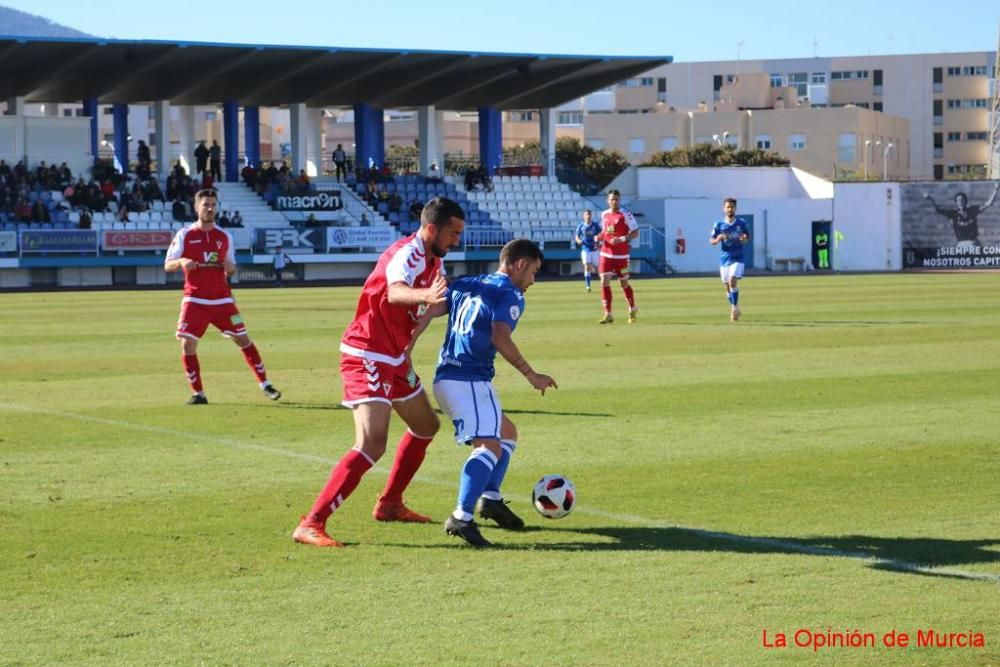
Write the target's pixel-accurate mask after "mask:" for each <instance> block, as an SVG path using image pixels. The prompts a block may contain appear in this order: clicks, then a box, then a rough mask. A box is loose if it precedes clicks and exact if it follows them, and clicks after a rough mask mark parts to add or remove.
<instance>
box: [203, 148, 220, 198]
mask: <svg viewBox="0 0 1000 667" xmlns="http://www.w3.org/2000/svg"><path fill="white" fill-rule="evenodd" d="M208 169H209V171H210V172H211V174H212V178H213V179H215V180H216V181H221V180H222V147H221V146H219V142H218V141H215V140H214V139H213V140H212V147H211V148H209V149H208ZM204 187H211V186H204Z"/></svg>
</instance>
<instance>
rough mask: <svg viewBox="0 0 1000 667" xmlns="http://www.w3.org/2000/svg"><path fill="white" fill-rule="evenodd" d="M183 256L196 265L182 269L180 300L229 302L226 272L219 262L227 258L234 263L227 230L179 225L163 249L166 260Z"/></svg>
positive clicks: (206, 302) (234, 257)
mask: <svg viewBox="0 0 1000 667" xmlns="http://www.w3.org/2000/svg"><path fill="white" fill-rule="evenodd" d="M182 257H187V258H188V259H193V260H194V261H196V262H198V264H199V265H200V266H199V267H198V268H197V269H194V270H192V271H185V272H184V299H183V300H184V301H191V302H193V303H201V304H204V305H207V306H215V305H218V304H220V303H233V293H232V291H231V290H230V289H229V281H228V280H227V279H226V271H225V269H224V268H223V265H222V263H223V262H224V261H225V260H226V259H228V260H229V261H230V262H232V263H233V264H235V263H236V254H235V252H234V250H233V238H232V237H231V236H230V235H229V232H227V231H225V230H223V229H219V228H218V227H214V228H213V229H212V230H211V231H205V230H202V229H195V228H194V226H193V225H188V226H186V227H184V228H182V229H181V230H180V231H178V232H177V234H175V235H174V240H173V241H171V243H170V248H169V249H168V250H167V259H168V260H171V259H180V258H182Z"/></svg>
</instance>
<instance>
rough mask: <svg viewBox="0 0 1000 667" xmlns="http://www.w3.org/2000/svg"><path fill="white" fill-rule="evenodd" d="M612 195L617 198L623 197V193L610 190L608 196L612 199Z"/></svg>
mask: <svg viewBox="0 0 1000 667" xmlns="http://www.w3.org/2000/svg"><path fill="white" fill-rule="evenodd" d="M611 195H615V196H616V197H621V196H622V193H620V192H618V191H617V190H608V196H609V197H610V196H611Z"/></svg>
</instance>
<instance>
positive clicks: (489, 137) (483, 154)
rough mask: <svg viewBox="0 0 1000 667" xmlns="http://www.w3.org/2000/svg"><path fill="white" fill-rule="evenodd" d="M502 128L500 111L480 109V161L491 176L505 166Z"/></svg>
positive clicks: (491, 108) (490, 108)
mask: <svg viewBox="0 0 1000 667" xmlns="http://www.w3.org/2000/svg"><path fill="white" fill-rule="evenodd" d="M502 128H503V122H502V119H501V117H500V110H499V109H497V108H495V107H479V161H480V162H481V163H482V165H483V168H484V169H486V173H487V174H489V175H490V176H492V175H493V173H494V172H495V171H496V169H497V168H498V167H500V166H501V165H502V164H503V130H502Z"/></svg>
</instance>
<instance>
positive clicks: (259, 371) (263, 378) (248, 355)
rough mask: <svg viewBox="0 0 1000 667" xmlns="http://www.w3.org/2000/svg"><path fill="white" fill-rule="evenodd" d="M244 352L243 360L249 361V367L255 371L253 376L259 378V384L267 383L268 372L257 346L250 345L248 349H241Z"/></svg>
mask: <svg viewBox="0 0 1000 667" xmlns="http://www.w3.org/2000/svg"><path fill="white" fill-rule="evenodd" d="M240 349H241V351H242V352H243V358H245V359H246V360H247V366H249V367H250V370H252V371H253V374H254V375H255V376H257V382H267V372H266V371H265V370H264V361H263V360H262V359H261V358H260V352H258V351H257V346H256V345H254V344H253V343H250V344H249V345H247V346H246V347H243V348H240Z"/></svg>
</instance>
